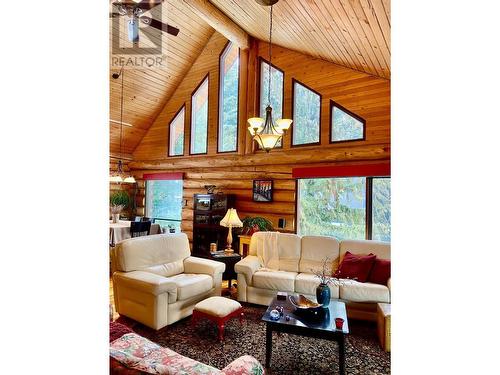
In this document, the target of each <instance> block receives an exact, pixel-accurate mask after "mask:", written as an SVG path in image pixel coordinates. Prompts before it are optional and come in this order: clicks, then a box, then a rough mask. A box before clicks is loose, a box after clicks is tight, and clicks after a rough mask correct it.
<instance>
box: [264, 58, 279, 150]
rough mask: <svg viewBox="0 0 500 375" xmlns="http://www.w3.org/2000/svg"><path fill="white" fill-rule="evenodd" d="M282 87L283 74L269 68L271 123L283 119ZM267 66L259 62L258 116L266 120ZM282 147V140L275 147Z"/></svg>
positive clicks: (267, 102)
mask: <svg viewBox="0 0 500 375" xmlns="http://www.w3.org/2000/svg"><path fill="white" fill-rule="evenodd" d="M283 85H284V74H283V72H282V71H281V70H279V69H277V68H275V67H274V66H271V103H270V104H271V108H272V109H273V112H272V113H273V123H276V120H278V119H280V118H283ZM268 93H269V64H268V63H267V62H266V61H264V60H261V61H260V108H259V110H260V113H259V116H260V117H262V118H264V119H265V118H266V107H267V105H268V104H269V100H268ZM280 146H282V140H281V139H280V140H279V142H278V143H277V147H280Z"/></svg>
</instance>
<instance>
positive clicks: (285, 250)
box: [278, 233, 301, 272]
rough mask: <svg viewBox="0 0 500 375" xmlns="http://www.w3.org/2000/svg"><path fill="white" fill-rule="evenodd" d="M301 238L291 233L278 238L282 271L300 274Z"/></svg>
mask: <svg viewBox="0 0 500 375" xmlns="http://www.w3.org/2000/svg"><path fill="white" fill-rule="evenodd" d="M300 247H301V241H300V237H299V236H297V235H296V234H291V233H280V234H279V237H278V253H279V267H280V268H279V269H280V271H289V272H298V271H299V261H300Z"/></svg>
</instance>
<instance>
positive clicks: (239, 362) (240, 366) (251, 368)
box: [222, 355, 264, 375]
mask: <svg viewBox="0 0 500 375" xmlns="http://www.w3.org/2000/svg"><path fill="white" fill-rule="evenodd" d="M222 373H223V374H224V375H241V374H248V375H254V374H264V368H263V367H262V365H261V364H260V362H259V361H257V360H256V359H255V358H254V357H252V356H251V355H244V356H242V357H240V358H238V359H235V360H234V361H233V362H231V363H230V364H229V365H227V366H226V367H224V368H223V369H222Z"/></svg>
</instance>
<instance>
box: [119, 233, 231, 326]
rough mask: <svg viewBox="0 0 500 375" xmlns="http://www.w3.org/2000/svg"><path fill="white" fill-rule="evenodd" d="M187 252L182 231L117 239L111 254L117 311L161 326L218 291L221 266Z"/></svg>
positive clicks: (218, 292) (190, 310)
mask: <svg viewBox="0 0 500 375" xmlns="http://www.w3.org/2000/svg"><path fill="white" fill-rule="evenodd" d="M190 254H191V252H190V250H189V242H188V238H187V236H186V234H185V233H180V234H159V235H154V236H145V237H137V238H131V239H128V240H125V241H122V242H120V243H118V244H117V246H116V247H115V248H114V249H113V250H112V252H111V264H112V268H113V292H114V299H115V307H116V310H117V312H118V313H119V314H120V315H125V316H127V317H129V318H132V319H134V320H137V321H138V322H141V323H143V324H145V325H147V326H148V327H151V328H154V329H160V328H163V327H165V326H167V325H169V324H172V323H174V322H176V321H178V320H180V319H182V318H185V317H186V316H188V315H191V314H192V312H193V308H194V305H195V304H196V303H198V302H199V301H201V300H203V299H205V298H208V297H211V296H214V295H220V293H221V284H222V273H223V272H224V270H225V267H226V266H225V264H224V263H221V262H216V261H213V260H209V259H203V258H197V257H192V256H191V255H190Z"/></svg>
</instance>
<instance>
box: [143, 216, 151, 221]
mask: <svg viewBox="0 0 500 375" xmlns="http://www.w3.org/2000/svg"><path fill="white" fill-rule="evenodd" d="M141 221H151V219H150V218H149V217H146V216H143V217H142V219H141Z"/></svg>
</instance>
